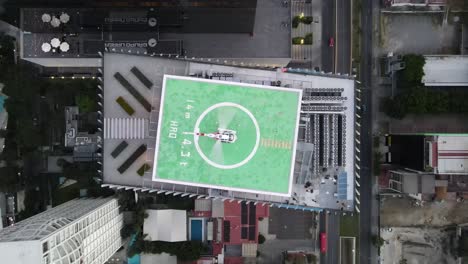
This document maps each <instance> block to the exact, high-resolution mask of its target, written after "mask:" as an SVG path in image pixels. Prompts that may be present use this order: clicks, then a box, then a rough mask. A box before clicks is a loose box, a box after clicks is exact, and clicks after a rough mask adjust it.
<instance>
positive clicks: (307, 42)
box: [304, 33, 313, 45]
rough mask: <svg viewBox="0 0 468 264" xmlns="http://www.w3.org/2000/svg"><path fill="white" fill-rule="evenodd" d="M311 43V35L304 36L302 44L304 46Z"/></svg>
mask: <svg viewBox="0 0 468 264" xmlns="http://www.w3.org/2000/svg"><path fill="white" fill-rule="evenodd" d="M312 42H313V35H312V33H309V34H307V35H305V37H304V44H306V45H312Z"/></svg>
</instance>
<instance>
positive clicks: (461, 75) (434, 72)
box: [422, 55, 468, 86]
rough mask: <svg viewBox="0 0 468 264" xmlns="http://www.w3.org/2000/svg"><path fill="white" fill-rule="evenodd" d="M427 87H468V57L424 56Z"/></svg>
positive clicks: (424, 79) (424, 81) (423, 81)
mask: <svg viewBox="0 0 468 264" xmlns="http://www.w3.org/2000/svg"><path fill="white" fill-rule="evenodd" d="M424 58H425V59H426V63H425V64H424V68H423V69H424V76H423V78H422V83H424V85H425V86H468V56H461V55H430V56H424Z"/></svg>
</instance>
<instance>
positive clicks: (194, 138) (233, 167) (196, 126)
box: [193, 102, 260, 170]
mask: <svg viewBox="0 0 468 264" xmlns="http://www.w3.org/2000/svg"><path fill="white" fill-rule="evenodd" d="M223 106H231V107H236V108H239V109H240V110H242V111H243V112H244V113H246V114H247V115H248V116H249V117H250V119H251V120H252V122H253V124H254V126H255V130H256V135H257V138H256V140H255V147H254V148H253V150H252V151H251V152H250V154H249V155H248V156H247V158H245V159H244V160H242V161H241V162H239V163H236V164H232V165H221V164H218V163H216V162H213V161H212V160H210V159H209V158H208V157H206V156H205V154H204V153H203V151H202V150H201V149H200V146H199V145H198V138H199V136H197V135H196V133H197V131H199V126H200V123H201V121H202V120H203V119H204V118H205V116H206V115H207V114H208V113H209V112H211V111H213V110H214V109H216V108H219V107H223ZM226 129H227V128H226ZM194 131H195V133H194V135H193V141H194V142H195V149H196V150H197V152H198V154H200V157H201V158H202V159H203V160H204V161H206V162H207V163H208V164H210V165H211V166H213V167H215V168H218V169H223V170H229V169H235V168H238V167H240V166H243V165H245V164H246V163H247V162H249V161H250V160H251V159H252V158H253V156H254V155H255V153H256V152H257V149H258V146H259V145H260V127H259V126H258V123H257V119H255V117H254V115H253V114H252V113H251V112H250V111H249V110H248V109H247V108H245V107H243V106H242V105H239V104H236V103H230V102H223V103H218V104H214V105H212V106H210V107H208V108H207V109H206V110H205V111H203V113H202V114H201V115H200V116H199V117H198V119H197V122H196V123H195V129H194Z"/></svg>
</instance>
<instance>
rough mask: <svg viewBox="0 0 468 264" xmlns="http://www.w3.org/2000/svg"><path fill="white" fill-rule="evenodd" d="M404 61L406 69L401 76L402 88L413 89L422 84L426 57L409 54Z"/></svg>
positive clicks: (404, 57)
mask: <svg viewBox="0 0 468 264" xmlns="http://www.w3.org/2000/svg"><path fill="white" fill-rule="evenodd" d="M403 61H404V62H405V64H406V67H405V69H404V70H403V71H402V74H401V81H400V84H401V86H405V87H412V86H415V85H419V84H421V80H422V77H423V76H424V64H426V59H425V58H424V56H422V55H416V54H408V55H405V56H403Z"/></svg>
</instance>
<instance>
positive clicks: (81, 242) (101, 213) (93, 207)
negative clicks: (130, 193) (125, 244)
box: [0, 198, 123, 264]
mask: <svg viewBox="0 0 468 264" xmlns="http://www.w3.org/2000/svg"><path fill="white" fill-rule="evenodd" d="M122 225H123V217H122V214H120V213H119V205H118V202H117V199H113V198H97V199H76V200H72V201H69V202H67V203H64V204H61V205H59V206H57V207H55V208H52V209H50V210H47V211H45V212H42V213H40V214H37V215H35V216H32V217H30V218H28V219H26V220H23V221H20V222H18V223H16V224H15V225H14V226H10V227H7V228H4V229H3V230H1V231H0V255H1V256H2V262H4V263H10V264H15V263H31V264H34V263H43V264H49V263H57V264H72V263H80V264H85V263H93V264H94V263H104V262H106V261H107V260H108V259H109V258H110V256H112V255H113V254H114V253H115V252H116V251H117V249H119V248H120V247H121V246H122V239H121V237H120V229H121V228H122Z"/></svg>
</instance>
